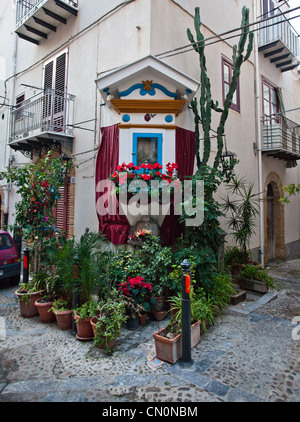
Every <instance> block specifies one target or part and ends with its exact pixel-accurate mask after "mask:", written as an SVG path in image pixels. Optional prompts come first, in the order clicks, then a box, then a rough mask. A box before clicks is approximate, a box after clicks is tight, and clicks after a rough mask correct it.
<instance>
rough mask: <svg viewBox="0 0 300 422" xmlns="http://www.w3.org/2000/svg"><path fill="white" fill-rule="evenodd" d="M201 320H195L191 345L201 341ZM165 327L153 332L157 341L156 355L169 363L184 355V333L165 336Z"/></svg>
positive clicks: (193, 345)
mask: <svg viewBox="0 0 300 422" xmlns="http://www.w3.org/2000/svg"><path fill="white" fill-rule="evenodd" d="M200 324H201V321H197V322H195V323H194V324H193V325H192V326H191V347H192V348H193V347H195V346H196V345H197V344H198V343H199V341H200ZM164 330H165V328H162V329H161V330H159V331H157V333H154V334H153V337H154V341H155V349H156V357H157V358H158V359H160V360H163V361H165V362H168V363H172V364H174V363H176V362H177V361H178V359H180V358H181V356H182V334H178V336H176V337H175V338H173V339H169V338H167V337H164V336H163V335H162V334H163V331H164Z"/></svg>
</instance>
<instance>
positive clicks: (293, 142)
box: [262, 114, 300, 162]
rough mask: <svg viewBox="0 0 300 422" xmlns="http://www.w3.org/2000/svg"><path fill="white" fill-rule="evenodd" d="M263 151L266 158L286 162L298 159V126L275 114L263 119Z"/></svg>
mask: <svg viewBox="0 0 300 422" xmlns="http://www.w3.org/2000/svg"><path fill="white" fill-rule="evenodd" d="M263 123H264V125H263V149H262V152H263V153H264V154H266V155H267V156H271V157H274V158H279V159H280V160H285V161H287V162H292V161H295V160H299V159H300V125H299V124H297V123H295V122H293V121H292V120H290V119H287V118H286V117H284V116H282V115H281V114H276V115H272V116H265V117H264V122H263Z"/></svg>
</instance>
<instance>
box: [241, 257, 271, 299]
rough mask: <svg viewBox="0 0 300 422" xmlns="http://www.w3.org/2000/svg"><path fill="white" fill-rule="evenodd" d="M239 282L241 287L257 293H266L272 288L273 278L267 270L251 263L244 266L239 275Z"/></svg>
mask: <svg viewBox="0 0 300 422" xmlns="http://www.w3.org/2000/svg"><path fill="white" fill-rule="evenodd" d="M239 284H240V286H241V288H242V289H246V290H252V291H255V292H259V293H266V292H267V291H268V290H269V289H270V288H271V289H272V288H274V282H273V279H272V277H271V276H270V275H269V274H268V271H267V270H266V269H265V268H260V267H258V266H257V265H253V264H247V265H245V266H244V268H243V270H242V271H241V273H240V275H239Z"/></svg>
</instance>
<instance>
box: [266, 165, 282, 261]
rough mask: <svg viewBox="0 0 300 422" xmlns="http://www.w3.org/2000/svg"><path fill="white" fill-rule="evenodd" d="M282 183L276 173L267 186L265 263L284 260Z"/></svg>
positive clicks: (270, 177)
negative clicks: (280, 200)
mask: <svg viewBox="0 0 300 422" xmlns="http://www.w3.org/2000/svg"><path fill="white" fill-rule="evenodd" d="M281 196H282V183H281V180H280V178H279V176H278V175H277V174H276V173H271V174H269V176H268V177H267V179H266V184H265V204H264V207H265V208H264V213H265V263H267V262H268V261H270V260H272V259H284V258H285V248H284V207H283V206H282V205H281V203H280V202H279V199H280V198H281Z"/></svg>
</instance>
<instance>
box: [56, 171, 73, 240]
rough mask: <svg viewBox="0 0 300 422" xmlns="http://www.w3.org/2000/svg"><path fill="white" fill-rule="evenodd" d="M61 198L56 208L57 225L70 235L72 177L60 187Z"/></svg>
mask: <svg viewBox="0 0 300 422" xmlns="http://www.w3.org/2000/svg"><path fill="white" fill-rule="evenodd" d="M59 194H60V198H59V199H58V200H57V206H56V208H55V217H56V223H55V227H56V228H57V229H58V230H61V231H62V232H64V233H65V234H66V235H67V237H68V236H69V220H70V179H69V178H67V179H66V180H65V183H64V186H62V187H60V188H59Z"/></svg>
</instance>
